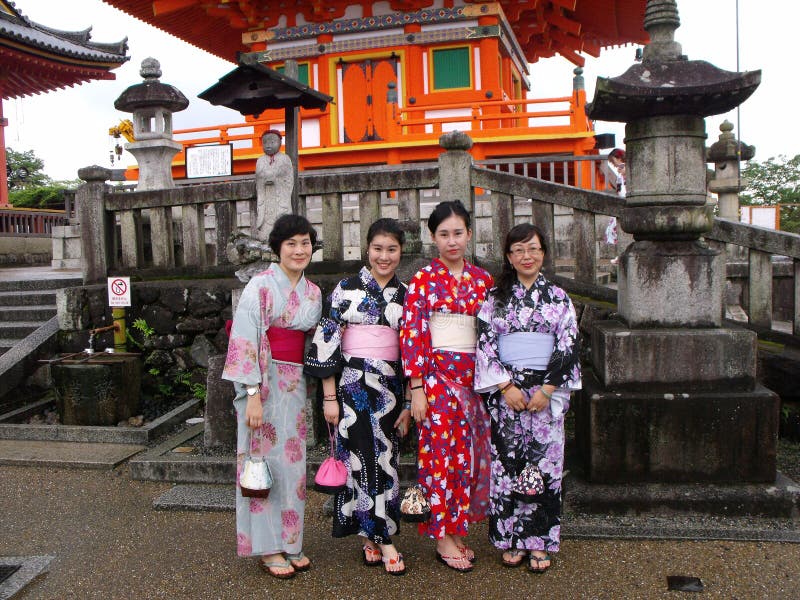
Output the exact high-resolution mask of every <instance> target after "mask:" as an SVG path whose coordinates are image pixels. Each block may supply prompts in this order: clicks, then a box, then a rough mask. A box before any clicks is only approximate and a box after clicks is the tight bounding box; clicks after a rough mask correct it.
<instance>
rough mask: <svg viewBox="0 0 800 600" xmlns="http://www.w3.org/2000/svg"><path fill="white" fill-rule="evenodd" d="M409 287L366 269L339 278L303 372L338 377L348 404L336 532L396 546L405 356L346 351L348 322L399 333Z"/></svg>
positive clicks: (340, 445)
mask: <svg viewBox="0 0 800 600" xmlns="http://www.w3.org/2000/svg"><path fill="white" fill-rule="evenodd" d="M405 293H406V286H405V284H403V283H400V281H399V280H398V279H397V277H396V276H395V277H394V278H393V279H392V280H391V281H390V282H389V283H388V284H387V285H386V287H384V288H383V289H381V288H380V285H379V284H378V282H377V281H375V279H374V278H373V277H372V274H371V273H370V271H369V270H368V269H367V268H366V267H363V268H362V269H361V271H360V272H359V274H358V275H356V276H354V277H349V278H347V279H343V280H342V281H340V282H339V283H338V285H337V286H336V288H335V289H334V290H333V292H332V293H331V295H330V297H329V298H328V300H327V302H326V303H325V305H324V307H323V312H322V319H321V320H320V322H319V325H318V326H317V330H316V333H315V334H314V340H313V342H312V344H311V349H310V350H309V352H308V355H307V356H306V361H305V365H306V366H305V372H306V373H307V374H308V375H312V376H314V377H319V378H323V379H324V378H326V377H331V376H336V377H337V389H336V394H337V396H338V400H339V402H340V404H341V406H342V412H341V419H340V420H339V427H338V435H337V444H336V448H337V458H339V459H340V460H342V461H344V463H345V465H346V466H347V468H348V479H347V487H346V489H345V490H344V491H341V492H339V493H337V494H336V495H335V497H334V506H335V511H334V518H333V536H334V537H345V536H347V535H353V534H359V535H363V536H364V537H367V538H369V539H370V540H372V541H373V542H375V543H376V544H391V543H392V541H391V536H392V535H393V534H395V533H397V531H398V524H399V517H400V485H399V481H398V475H397V461H398V454H399V449H398V438H397V432H396V431H395V429H394V423H395V421H396V420H397V417H398V416H399V415H400V411H401V410H402V405H403V383H404V382H403V369H402V367H401V364H400V360H399V358H398V360H396V361H394V360H392V361H390V360H382V359H380V358H359V357H356V356H351V355H349V354H347V353H345V352H343V351H342V335H343V333H344V330H345V328H346V327H347V326H348V325H384V326H388V327H391V328H392V329H393V330H395V331H397V330H398V329H399V326H400V319H401V317H402V313H403V299H404V297H405Z"/></svg>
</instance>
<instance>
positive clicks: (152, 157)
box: [114, 58, 189, 191]
mask: <svg viewBox="0 0 800 600" xmlns="http://www.w3.org/2000/svg"><path fill="white" fill-rule="evenodd" d="M139 74H140V75H141V76H142V78H143V81H142V83H137V84H136V85H132V86H130V87H129V88H128V89H126V90H125V91H124V92H122V94H120V96H119V98H117V99H116V100H115V101H114V108H116V109H117V110H121V111H124V112H129V113H133V135H134V138H135V139H136V141H135V142H132V143H130V144H126V145H125V149H126V150H127V151H128V152H130V153H131V154H133V155H134V156H135V157H136V162H137V163H138V164H139V183H138V185H137V187H136V189H137V190H140V191H145V190H159V189H165V188H172V187H175V184H174V182H173V181H172V159H173V157H174V156H175V155H176V154H177V153H178V152H180V151H181V149H182V147H183V146H182V145H181V144H179V143H178V142H175V141H174V140H173V139H172V113H174V112H179V111H181V110H184V109H185V108H186V107H187V106H189V101H188V100H187V99H186V96H184V95H183V94H182V93H181V92H180V90H178V89H177V88H175V87H174V86H171V85H168V84H166V83H161V82H160V81H159V80H158V78H159V77H161V65H160V64H159V62H158V61H157V60H156V59H155V58H145V59H144V60H143V61H142V68H141V70H140V71H139Z"/></svg>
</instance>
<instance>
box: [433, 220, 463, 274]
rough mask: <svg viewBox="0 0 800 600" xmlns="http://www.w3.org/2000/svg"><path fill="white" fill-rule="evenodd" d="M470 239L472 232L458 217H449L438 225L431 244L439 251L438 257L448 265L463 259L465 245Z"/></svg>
mask: <svg viewBox="0 0 800 600" xmlns="http://www.w3.org/2000/svg"><path fill="white" fill-rule="evenodd" d="M470 239H472V231H471V230H470V229H469V228H468V227H467V225H466V223H464V219H462V218H461V217H459V216H458V215H450V216H449V217H447V218H446V219H445V220H444V221H442V222H441V223H439V227H437V228H436V232H435V233H434V234H433V243H434V244H436V249H437V250H438V251H439V257H440V258H443V259H444V260H445V261H447V262H449V263H455V262H458V261H460V260H461V259H463V258H464V253H465V252H466V251H467V244H468V243H469V241H470Z"/></svg>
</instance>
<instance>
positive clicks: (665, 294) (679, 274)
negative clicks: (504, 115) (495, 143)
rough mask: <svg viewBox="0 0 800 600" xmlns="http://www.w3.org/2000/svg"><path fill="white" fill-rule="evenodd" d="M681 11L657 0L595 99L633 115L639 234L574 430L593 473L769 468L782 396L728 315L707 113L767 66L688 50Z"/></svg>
mask: <svg viewBox="0 0 800 600" xmlns="http://www.w3.org/2000/svg"><path fill="white" fill-rule="evenodd" d="M679 25H680V21H679V18H678V9H677V4H676V2H675V1H674V0H649V1H648V3H647V8H646V10H645V18H644V27H645V29H646V30H647V32H648V33H649V35H650V40H651V42H650V44H649V45H648V46H647V47H646V48H645V50H644V56H643V61H642V62H641V63H639V64H634V65H633V66H631V67H630V68H629V69H628V70H627V71H626V72H625V73H624V74H622V75H621V76H619V77H616V78H613V79H604V78H600V79H598V82H597V86H596V91H595V97H594V99H593V101H592V103H591V105H590V106H589V109H588V111H587V115H588V116H589V118H591V119H598V120H605V121H621V122H625V123H626V127H625V142H626V155H627V171H628V194H627V196H626V198H625V208H624V210H623V215H622V218H621V219H620V225H621V227H622V229H623V230H624V231H626V232H628V233H630V234H632V235H633V237H634V242H633V243H632V244H630V245H629V246H628V247H627V249H626V250H625V252H624V253H623V255H622V256H621V258H620V267H619V269H620V271H619V280H618V282H619V283H618V311H619V318H618V319H615V320H609V321H600V322H597V323H595V324H594V326H593V328H592V335H591V348H592V367H593V369H591V370H589V369H587V371H589V372H587V373H585V379H584V389H583V391H582V392H581V394H580V396H579V397H578V399H577V402H576V438H577V440H578V441H579V444H580V445H581V451H582V455H583V458H584V464H585V467H586V474H587V476H588V478H589V479H590V480H591V481H592V482H596V483H626V484H632V483H642V484H645V483H661V482H673V483H675V482H687V483H688V482H698V483H699V482H717V483H722V482H724V483H743V482H773V481H775V477H776V463H775V455H776V445H777V424H778V419H777V417H778V415H777V412H778V404H779V401H778V397H777V396H776V395H775V394H774V393H773V392H771V391H769V390H767V389H766V388H764V387H763V386H760V385H759V384H758V383H757V382H756V379H755V376H756V341H757V339H756V335H755V333H753V332H752V331H749V330H746V329H731V328H726V327H724V326H723V323H722V314H723V293H724V289H725V266H726V265H725V258H724V254H720V252H719V251H718V250H717V249H715V248H712V247H709V245H708V244H706V243H705V241H704V240H703V239H702V236H703V234H704V233H705V232H707V231H710V229H711V227H712V225H713V215H712V206H711V205H710V204H708V203H707V195H706V167H705V156H704V153H705V139H706V133H705V122H704V117H705V116H709V115H714V114H720V113H724V112H727V111H729V110H731V109H733V108H735V107H736V106H738V105H739V104H740V103H742V102H743V101H744V100H745V99H747V98H748V97H749V96H750V94H752V93H753V91H754V90H755V89H756V87H757V86H758V85H759V83H760V81H761V72H760V71H753V72H744V73H735V72H729V71H723V70H721V69H718V68H717V67H715V66H714V65H712V64H710V63H708V62H705V61H690V60H688V59H687V58H686V56H684V55H683V54H682V50H681V46H680V44H679V43H678V42H676V41H675V40H674V33H675V30H676V29H677V28H678V26H679ZM628 487H629V486H621V488H620V489H621V492H620V493H621V494H622V502H623V503H624V502H625V499H624V498H625V496H626V495H627V494H629V492H630V490H629V489H628ZM623 488H624V489H623ZM681 493H682V492H681ZM675 502H676V504H680V503H681V502H682V497H677V498H676V500H675Z"/></svg>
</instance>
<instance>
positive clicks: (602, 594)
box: [0, 467, 800, 600]
mask: <svg viewBox="0 0 800 600" xmlns="http://www.w3.org/2000/svg"><path fill="white" fill-rule="evenodd" d="M0 481H2V492H0V556H2V555H5V556H19V555H33V554H51V555H55V557H56V558H55V560H54V561H53V562H52V563H51V566H50V572H49V573H48V574H47V575H45V576H43V577H41V578H40V579H38V580H37V581H35V582H34V583H33V584H31V585H30V586H29V587H28V588H26V589H25V591H23V592H22V593H21V594H20V595H19V596H18V597H19V598H25V599H33V598H47V599H51V598H58V599H61V598H80V599H84V598H103V599H116V598H147V599H150V598H170V599H173V598H191V599H192V600H197V599H204V598H225V599H227V598H231V599H233V600H245V599H248V598H261V599H263V598H267V597H280V598H281V599H290V598H315V599H326V598H359V599H368V598H381V599H388V598H402V599H416V598H424V599H425V600H431V599H435V598H456V597H459V596H460V597H461V598H465V599H466V598H492V599H499V598H512V599H521V598H531V597H536V596H537V595H545V594H546V595H547V596H548V597H550V598H615V599H616V598H662V597H663V598H675V597H676V593H675V592H668V591H667V582H666V577H667V576H668V575H688V576H695V577H699V578H700V579H701V580H702V582H703V584H704V585H705V593H704V597H712V598H797V597H798V596H800V569H798V564H800V544H787V543H764V542H729V541H724V542H723V541H703V542H699V541H691V542H687V541H683V542H674V541H629V540H582V539H567V540H565V541H564V543H563V546H562V552H561V553H560V554H559V555H558V557H557V559H556V561H555V563H554V566H553V568H552V569H551V571H550V572H549V573H548V574H547V575H545V576H534V575H530V574H528V573H527V572H525V571H524V570H523V569H516V570H511V569H504V568H501V567H500V566H499V565H498V563H497V559H496V554H495V552H494V551H493V550H492V548H491V547H490V546H489V544H488V542H487V541H486V527H485V525H483V526H477V527H475V535H474V536H473V539H472V541H471V543H472V544H473V545H474V547H475V549H476V551H477V554H478V557H479V562H478V563H477V565H476V568H475V571H474V572H473V573H470V574H466V575H459V574H457V573H455V572H453V571H449V570H447V569H446V568H445V567H443V566H442V565H440V564H438V563H436V562H435V561H433V547H432V543H431V542H430V541H428V540H424V539H422V538H420V537H419V536H418V535H417V534H416V532H415V531H414V530H413V529H412V528H411V527H409V526H404V533H403V535H401V536H399V537H398V538H397V544H398V546H399V548H400V550H401V551H402V552H404V553H405V555H406V558H407V565H408V569H409V572H408V574H407V575H406V576H405V577H389V576H387V575H385V574H383V573H382V570H381V569H379V568H374V569H367V568H366V567H363V566H361V562H360V555H359V552H358V550H357V545H356V541H355V540H353V539H345V540H334V539H332V538H331V537H330V533H329V532H330V524H329V521H328V520H326V519H324V518H323V517H322V510H321V506H322V503H323V502H324V500H325V499H326V496H323V495H321V494H317V493H315V492H309V504H308V511H307V517H306V522H307V525H306V545H305V549H306V552H307V554H308V555H309V556H310V557H311V558H312V560H314V568H313V569H312V570H311V571H310V572H309V573H306V574H302V575H300V576H298V577H296V578H295V579H294V580H292V581H278V580H275V579H272V578H270V577H268V576H266V575H264V574H263V573H262V572H261V571H260V570H258V569H257V568H256V565H255V563H254V561H252V560H245V559H239V558H237V557H236V555H235V539H234V538H235V536H234V529H233V528H234V524H233V514H232V513H229V512H225V513H193V512H158V511H154V510H153V509H152V501H153V499H154V498H156V497H157V496H159V495H160V494H162V493H163V492H165V491H166V490H168V489H169V488H170V487H171V486H170V484H164V483H149V482H135V481H131V480H130V479H129V477H128V475H127V472H126V470H125V468H124V467H123V468H121V469H118V470H117V471H111V472H98V471H79V470H57V469H45V468H20V467H0Z"/></svg>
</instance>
